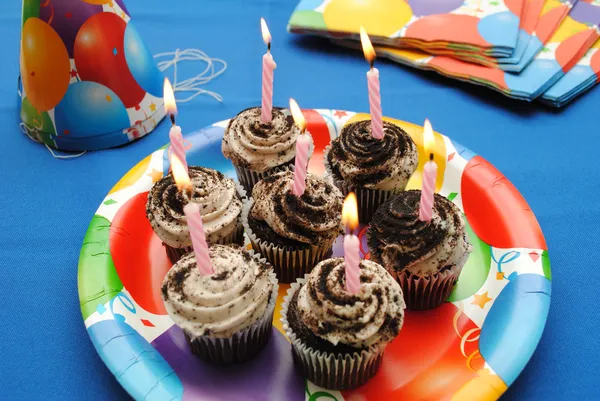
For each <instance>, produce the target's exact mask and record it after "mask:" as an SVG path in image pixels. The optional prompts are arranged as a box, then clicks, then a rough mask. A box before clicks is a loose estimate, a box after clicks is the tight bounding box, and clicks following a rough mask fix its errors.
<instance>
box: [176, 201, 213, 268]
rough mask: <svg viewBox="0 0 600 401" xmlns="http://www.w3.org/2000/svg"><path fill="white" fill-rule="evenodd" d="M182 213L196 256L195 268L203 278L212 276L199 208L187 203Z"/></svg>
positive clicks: (211, 266)
mask: <svg viewBox="0 0 600 401" xmlns="http://www.w3.org/2000/svg"><path fill="white" fill-rule="evenodd" d="M183 212H184V213H185V217H186V218H187V223H188V229H189V231H190V237H191V238H192V246H193V248H194V253H195V254H196V266H197V267H198V270H200V274H202V275H203V276H205V275H208V274H213V273H214V269H213V265H212V261H211V260H210V256H209V254H208V244H207V243H206V234H205V233H204V227H203V225H202V216H200V208H199V207H198V205H197V204H195V203H188V204H187V205H185V206H184V207H183Z"/></svg>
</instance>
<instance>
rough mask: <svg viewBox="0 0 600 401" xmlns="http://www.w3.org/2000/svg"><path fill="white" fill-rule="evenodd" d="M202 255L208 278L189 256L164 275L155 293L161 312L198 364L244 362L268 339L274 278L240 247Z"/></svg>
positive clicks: (210, 250) (215, 248)
mask: <svg viewBox="0 0 600 401" xmlns="http://www.w3.org/2000/svg"><path fill="white" fill-rule="evenodd" d="M207 252H208V254H207V257H208V258H210V263H211V264H212V267H211V268H212V270H211V272H210V273H207V272H206V271H203V270H202V263H203V262H205V261H201V260H200V259H198V258H202V257H203V256H198V258H197V257H196V254H195V253H194V252H191V253H189V254H188V255H186V256H185V257H183V258H182V259H180V260H179V261H178V262H177V263H176V264H175V265H173V267H172V268H171V270H169V272H168V273H167V275H166V277H165V278H164V281H163V284H162V289H161V294H162V299H163V302H164V305H165V309H166V310H167V313H168V314H169V316H170V317H171V318H172V319H173V321H174V322H175V324H176V325H177V326H178V327H179V328H181V330H183V333H184V335H185V338H186V340H187V342H188V345H189V347H190V349H191V351H192V353H194V354H195V355H196V356H198V357H199V358H200V359H202V360H204V361H206V362H209V363H212V364H216V365H231V364H237V363H244V362H246V361H248V360H250V359H252V358H253V357H255V356H256V355H257V354H259V353H260V352H261V351H262V350H263V349H264V347H265V346H266V344H267V343H268V341H269V339H270V337H271V332H272V324H273V313H274V310H275V303H276V300H277V289H278V285H277V279H276V277H275V275H274V273H273V269H272V268H271V266H270V265H269V264H268V263H267V262H266V261H265V260H264V259H262V258H260V257H259V256H258V255H255V254H253V253H249V252H247V251H246V250H244V249H243V248H241V247H240V246H237V245H212V246H210V248H207Z"/></svg>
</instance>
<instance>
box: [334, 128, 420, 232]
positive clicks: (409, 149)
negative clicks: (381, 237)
mask: <svg viewBox="0 0 600 401" xmlns="http://www.w3.org/2000/svg"><path fill="white" fill-rule="evenodd" d="M383 128H384V130H383V131H384V137H383V139H376V138H373V135H372V134H371V121H370V120H365V121H357V122H354V123H350V124H347V125H346V126H344V128H342V132H341V133H340V136H338V137H337V138H335V139H334V140H333V141H331V145H330V146H329V147H328V148H327V150H326V155H325V168H326V170H327V173H328V175H329V176H331V178H332V179H333V182H334V183H335V184H336V185H337V186H338V187H339V188H340V189H341V190H342V192H343V193H344V195H348V194H349V193H350V192H354V193H355V194H356V198H357V201H358V210H359V213H360V215H359V219H360V221H361V223H364V224H368V223H369V222H370V221H371V218H372V217H373V213H375V210H377V207H378V206H379V205H380V204H382V203H383V202H385V201H386V199H388V198H389V197H390V196H392V195H393V194H395V193H398V192H400V191H403V190H404V188H406V184H407V183H408V180H409V179H410V177H411V176H412V174H413V173H414V171H415V170H416V168H417V164H418V154H417V146H416V145H415V143H414V142H413V140H412V138H411V137H410V136H409V135H408V134H407V133H406V132H405V131H404V130H403V129H402V128H400V127H399V126H397V125H395V124H392V123H389V122H387V121H384V123H383Z"/></svg>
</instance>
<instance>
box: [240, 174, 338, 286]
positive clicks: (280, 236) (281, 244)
mask: <svg viewBox="0 0 600 401" xmlns="http://www.w3.org/2000/svg"><path fill="white" fill-rule="evenodd" d="M293 183H294V174H293V173H292V172H291V171H283V172H279V173H277V174H275V175H272V176H270V177H267V178H265V179H264V180H262V181H260V182H259V183H258V184H257V185H256V186H255V187H254V190H253V192H252V199H250V200H248V201H246V203H245V204H244V208H243V211H242V223H243V224H244V228H245V230H246V233H247V234H248V237H249V238H250V242H251V243H252V247H253V248H254V250H255V251H256V252H258V253H260V254H261V255H262V256H263V257H265V258H267V260H268V261H269V263H271V265H273V268H274V270H275V273H276V274H277V278H278V279H279V282H280V283H291V282H293V281H295V280H296V278H298V277H304V275H305V274H306V273H309V272H310V271H311V270H312V268H313V267H314V266H315V265H316V264H317V263H319V262H320V261H321V260H323V259H326V258H328V257H329V256H331V250H332V247H333V243H334V242H335V240H336V238H337V237H338V236H339V235H340V234H341V233H342V231H343V226H342V217H341V212H342V202H343V198H342V193H341V192H340V190H339V189H338V188H336V187H335V186H334V185H333V184H331V183H330V182H328V181H326V180H324V179H323V178H321V177H318V176H316V175H313V174H308V175H307V177H306V190H305V191H304V194H303V195H302V196H300V197H298V196H296V195H294V193H293V191H292V187H293Z"/></svg>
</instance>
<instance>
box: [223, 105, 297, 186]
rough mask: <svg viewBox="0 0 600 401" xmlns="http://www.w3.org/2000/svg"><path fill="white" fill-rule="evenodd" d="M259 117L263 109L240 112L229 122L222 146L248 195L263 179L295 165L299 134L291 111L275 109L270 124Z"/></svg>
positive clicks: (255, 108) (256, 108) (254, 108)
mask: <svg viewBox="0 0 600 401" xmlns="http://www.w3.org/2000/svg"><path fill="white" fill-rule="evenodd" d="M260 114H261V109H260V107H253V108H250V109H246V110H244V111H242V112H240V113H239V114H238V115H237V116H236V117H235V118H233V119H232V120H231V121H230V122H229V125H228V126H227V128H226V129H225V133H224V135H223V142H222V144H221V150H222V151H223V155H225V157H226V158H228V159H230V160H231V161H232V163H233V165H234V167H235V169H236V171H237V174H238V179H239V180H240V183H241V184H242V185H243V186H244V189H245V190H246V191H247V192H248V193H251V192H252V188H253V187H254V185H256V183H258V182H259V181H260V180H261V179H263V178H265V177H268V176H270V175H272V174H275V173H277V172H278V171H281V170H282V169H287V168H289V167H291V166H293V165H294V161H295V160H294V158H295V156H296V139H297V138H298V135H300V129H299V128H298V127H297V126H296V125H295V124H294V119H293V118H292V116H291V114H290V112H289V110H287V109H281V108H278V107H275V108H273V112H272V116H273V118H272V120H271V121H270V122H268V123H265V122H262V120H261V117H260Z"/></svg>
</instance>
